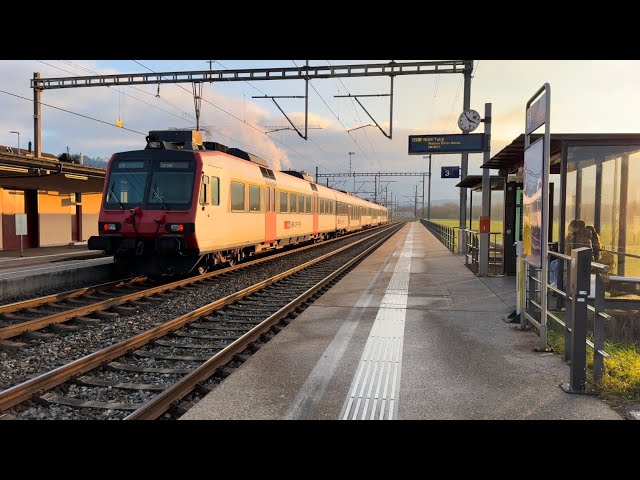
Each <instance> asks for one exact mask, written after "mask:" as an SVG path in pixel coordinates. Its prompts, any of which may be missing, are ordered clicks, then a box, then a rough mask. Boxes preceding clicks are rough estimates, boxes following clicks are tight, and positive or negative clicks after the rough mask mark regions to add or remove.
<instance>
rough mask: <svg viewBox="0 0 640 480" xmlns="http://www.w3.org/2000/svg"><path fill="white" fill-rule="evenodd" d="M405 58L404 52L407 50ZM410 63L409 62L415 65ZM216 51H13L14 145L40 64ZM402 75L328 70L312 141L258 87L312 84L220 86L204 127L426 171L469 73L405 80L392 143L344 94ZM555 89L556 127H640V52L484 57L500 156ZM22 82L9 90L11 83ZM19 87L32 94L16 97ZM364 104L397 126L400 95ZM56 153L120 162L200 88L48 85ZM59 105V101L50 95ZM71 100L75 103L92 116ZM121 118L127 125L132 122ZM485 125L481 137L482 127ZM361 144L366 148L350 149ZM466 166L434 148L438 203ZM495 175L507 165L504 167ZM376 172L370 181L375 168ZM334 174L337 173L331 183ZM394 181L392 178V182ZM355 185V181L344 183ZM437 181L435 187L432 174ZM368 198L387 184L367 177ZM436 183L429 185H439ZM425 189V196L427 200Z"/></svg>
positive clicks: (270, 145)
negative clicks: (334, 74)
mask: <svg viewBox="0 0 640 480" xmlns="http://www.w3.org/2000/svg"><path fill="white" fill-rule="evenodd" d="M388 61H389V60H329V61H327V60H310V61H309V64H310V65H311V66H313V65H320V66H327V65H328V64H331V65H347V64H361V63H387V62H388ZM403 61H404V60H403ZM403 61H399V62H403ZM304 63H305V60H256V61H252V60H215V61H214V62H213V64H212V67H211V68H213V69H214V70H225V69H243V68H273V67H294V66H296V65H298V66H302V65H304ZM209 68H210V63H209V61H208V60H188V61H185V60H0V90H1V92H0V144H1V145H12V146H14V147H17V146H18V145H17V143H18V138H17V135H16V134H12V133H9V132H10V131H18V132H20V147H21V148H23V149H26V148H27V143H28V142H29V141H33V101H32V99H33V91H32V90H31V88H30V80H31V79H32V78H33V73H34V72H39V73H40V75H41V77H42V78H57V77H73V76H78V75H95V74H116V73H143V72H149V71H155V72H178V71H188V70H208V69H209ZM389 83H390V82H389V78H388V77H370V78H343V79H319V80H313V81H311V82H310V86H309V126H310V127H313V128H310V129H309V131H308V137H309V140H307V141H305V140H303V139H302V138H300V137H299V136H298V134H297V133H296V132H295V131H293V130H281V131H277V132H272V133H265V132H267V131H269V130H272V129H274V127H280V128H282V127H287V126H288V122H287V120H286V118H285V117H284V116H283V114H282V113H281V112H280V111H279V110H278V108H277V107H276V106H275V105H274V104H273V101H272V100H270V99H265V98H252V97H253V96H264V95H282V96H304V91H305V85H304V81H302V80H273V81H252V82H225V83H222V82H216V83H206V84H204V86H203V90H202V97H203V101H202V108H201V125H203V126H205V127H207V131H208V132H209V133H208V134H207V136H208V137H209V138H208V140H210V141H216V142H219V143H222V144H224V145H227V146H229V147H238V148H241V149H243V150H246V151H248V152H251V153H254V154H256V155H258V156H261V157H263V158H264V159H266V160H267V162H268V163H269V164H270V165H271V166H272V167H273V168H275V169H283V170H285V169H295V170H304V171H307V172H309V173H311V174H312V175H313V174H314V173H315V170H316V167H318V169H319V172H320V173H348V172H349V171H350V168H349V161H350V159H351V162H352V163H351V171H353V172H357V173H361V172H362V173H373V172H378V171H380V172H426V171H427V168H428V160H426V159H423V158H422V156H421V155H411V156H410V155H408V154H407V145H408V136H409V135H432V134H447V133H460V129H459V128H458V126H457V118H458V116H459V115H460V113H461V112H462V110H463V108H462V102H463V98H462V97H463V92H462V86H463V81H462V75H461V74H437V75H408V76H400V77H396V78H395V80H394V92H393V93H394V104H393V132H392V133H393V138H392V139H391V140H389V139H388V138H387V137H385V136H384V135H383V134H382V132H380V130H379V129H378V128H377V127H375V126H367V127H364V128H359V129H357V130H353V131H351V132H347V130H350V129H354V128H357V127H360V126H363V125H368V124H373V122H372V121H371V120H370V119H369V117H368V116H367V114H366V113H365V111H364V110H363V109H362V108H361V107H360V106H359V105H358V104H357V103H356V102H355V101H354V100H353V99H350V98H336V97H335V96H336V95H348V94H351V95H378V94H388V93H389V87H390V86H389ZM544 83H549V84H550V86H551V132H552V133H607V132H608V133H639V132H640V115H639V113H638V112H640V89H638V85H640V61H637V60H615V61H614V60H597V61H596V60H593V61H588V60H570V61H566V60H549V61H544V60H475V61H474V71H473V79H472V83H471V108H472V109H474V110H476V111H478V112H479V113H480V114H481V116H483V117H484V107H485V104H486V103H491V105H492V113H493V114H492V125H491V129H492V132H491V133H492V136H491V155H492V156H493V155H495V154H496V153H498V152H499V151H500V150H501V149H502V148H503V147H505V146H506V145H508V144H509V143H510V142H511V141H512V140H513V139H515V138H516V137H517V136H518V135H519V134H521V133H522V132H523V130H524V112H525V105H526V102H527V101H528V100H529V98H530V97H531V96H532V95H533V94H535V92H536V91H537V90H538V89H539V88H540V87H541V86H542V85H543V84H544ZM4 92H8V93H4ZM9 93H10V94H14V95H19V96H22V97H25V98H26V100H25V99H21V98H17V97H15V96H12V95H9ZM277 101H278V103H279V105H280V107H281V108H282V110H284V112H285V113H286V114H287V116H288V117H289V118H291V119H292V121H293V122H294V123H296V124H300V125H303V124H304V99H303V98H288V99H284V98H283V99H277ZM360 101H361V102H362V103H363V105H364V106H365V107H366V109H367V110H368V111H369V113H370V114H371V115H372V116H373V118H374V119H375V120H376V121H377V122H378V123H379V124H380V125H381V127H382V128H383V129H384V130H385V132H387V133H388V132H389V97H385V96H383V97H377V96H376V97H365V98H361V99H360ZM42 102H43V106H42V150H43V152H48V153H53V154H55V155H60V154H61V153H63V152H65V151H66V150H67V147H69V151H70V153H83V154H84V155H87V156H90V157H106V158H109V157H110V156H111V155H112V154H113V153H114V152H118V151H127V150H137V149H143V148H144V146H145V139H144V135H146V134H147V133H148V131H149V130H163V129H167V128H188V127H193V126H195V114H194V105H193V96H192V93H191V85H190V84H188V83H185V84H179V85H176V84H162V85H161V86H160V87H159V89H158V86H157V85H136V86H132V87H117V88H114V87H91V88H71V89H56V90H45V91H44V92H43V94H42ZM45 104H47V105H51V107H50V106H47V105H45ZM53 107H57V108H59V109H64V110H68V111H71V112H75V113H77V114H81V115H84V116H85V117H91V118H93V119H97V120H100V122H99V121H96V120H92V119H89V118H85V117H81V116H78V115H73V114H71V113H67V112H64V111H61V110H58V109H55V108H53ZM118 120H120V121H121V122H122V126H123V128H118V127H117V126H116V122H117V121H118ZM482 131H483V125H481V126H480V127H479V128H478V129H477V130H476V131H475V132H473V133H482ZM349 152H354V153H353V154H352V155H349ZM482 163H483V156H482V154H470V155H469V171H468V174H469V175H477V174H481V173H482V169H480V165H481V164H482ZM456 165H460V155H433V157H432V181H431V189H432V190H431V199H432V201H433V202H438V201H443V200H446V199H451V200H452V201H456V202H457V201H458V199H459V190H458V189H457V188H455V184H456V183H457V182H458V180H455V179H441V178H440V168H441V167H442V166H456ZM492 174H497V172H496V171H492ZM361 178H362V179H363V180H364V179H366V178H365V177H361ZM322 181H323V183H324V179H322ZM387 181H388V182H389V183H387ZM330 185H331V186H335V188H340V189H344V190H347V191H349V192H351V191H353V189H354V184H353V179H348V180H346V181H344V182H343V183H338V184H334V183H330ZM385 185H386V187H387V189H388V191H390V192H393V195H394V197H398V198H399V200H400V202H401V203H403V204H405V205H413V203H414V195H415V188H416V185H417V186H418V195H421V194H422V183H421V177H387V179H386V180H384V181H383V182H382V186H383V187H384V186H385ZM427 186H428V183H427ZM355 189H356V190H358V192H359V193H358V195H360V196H362V197H363V198H371V197H372V196H373V183H372V182H371V183H364V184H363V183H362V181H361V180H356V184H355ZM425 191H426V189H425ZM420 202H421V199H418V203H420Z"/></svg>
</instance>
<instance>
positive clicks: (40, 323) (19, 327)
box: [0, 231, 363, 340]
mask: <svg viewBox="0 0 640 480" xmlns="http://www.w3.org/2000/svg"><path fill="white" fill-rule="evenodd" d="M362 233H363V232H362V231H358V232H356V233H353V234H350V235H343V236H341V237H338V238H334V239H331V240H328V241H324V242H320V243H314V244H312V245H307V246H304V247H299V248H296V249H294V250H288V251H286V252H281V253H277V254H275V255H269V256H266V257H263V258H258V259H255V260H252V261H249V262H246V263H242V264H241V265H235V266H233V267H227V268H223V269H222V270H216V271H214V272H209V273H205V274H203V275H199V276H196V277H190V278H185V279H182V280H177V281H175V282H171V283H166V284H164V285H159V286H157V287H151V288H149V289H146V290H142V291H139V292H134V293H130V294H128V295H123V296H120V297H113V298H108V299H105V300H102V301H100V302H96V303H92V304H91V305H84V306H81V307H77V308H74V309H71V310H65V311H62V312H58V313H52V314H51V315H47V316H44V317H40V318H35V319H33V320H29V321H27V322H22V323H16V324H14V325H8V326H6V327H2V328H0V340H7V339H9V338H13V337H17V336H18V335H21V334H23V333H25V332H31V331H34V330H41V329H43V328H45V327H47V326H49V325H52V324H57V323H64V322H68V321H69V320H72V319H74V318H76V317H83V316H86V315H91V314H93V313H95V312H100V311H104V310H108V309H109V308H112V307H116V306H118V305H122V304H124V303H127V302H131V301H135V300H139V299H140V298H145V297H150V296H152V295H155V294H156V293H161V292H165V291H167V290H174V289H176V288H179V287H183V286H185V285H190V284H192V283H196V282H200V281H203V280H207V279H209V278H213V277H217V276H220V275H223V274H225V273H230V272H233V271H236V270H241V269H244V268H247V267H251V266H255V265H257V264H260V263H263V262H267V261H270V260H273V259H276V258H280V257H283V256H286V255H290V254H293V253H297V252H302V251H305V250H307V249H310V248H316V247H320V246H322V245H327V244H329V243H332V242H336V241H338V240H343V239H345V238H349V237H350V236H352V235H358V234H362Z"/></svg>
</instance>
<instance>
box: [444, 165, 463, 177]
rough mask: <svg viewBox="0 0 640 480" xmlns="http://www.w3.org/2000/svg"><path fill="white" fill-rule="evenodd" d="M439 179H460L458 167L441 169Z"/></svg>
mask: <svg viewBox="0 0 640 480" xmlns="http://www.w3.org/2000/svg"><path fill="white" fill-rule="evenodd" d="M440 178H460V167H442V170H441V171H440Z"/></svg>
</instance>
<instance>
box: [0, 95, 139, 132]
mask: <svg viewBox="0 0 640 480" xmlns="http://www.w3.org/2000/svg"><path fill="white" fill-rule="evenodd" d="M0 93H5V94H7V95H11V96H13V97H17V98H21V99H23V100H27V101H29V102H33V98H27V97H23V96H22V95H18V94H17V93H11V92H7V91H5V90H0ZM40 105H44V106H45V107H49V108H55V109H56V110H60V111H62V112H66V113H70V114H72V115H77V116H78V117H83V118H87V119H89V120H93V121H95V122H100V123H104V124H105V125H109V126H110V127H114V128H118V129H120V130H128V131H130V132H133V133H139V134H140V135H145V136H146V135H147V134H146V133H142V132H139V131H137V130H133V129H132V128H126V127H118V126H117V125H116V124H114V123H112V122H106V121H104V120H100V119H99V118H94V117H90V116H89V115H83V114H82V113H78V112H72V111H71V110H66V109H64V108H61V107H56V106H55V105H49V104H48V103H44V102H40Z"/></svg>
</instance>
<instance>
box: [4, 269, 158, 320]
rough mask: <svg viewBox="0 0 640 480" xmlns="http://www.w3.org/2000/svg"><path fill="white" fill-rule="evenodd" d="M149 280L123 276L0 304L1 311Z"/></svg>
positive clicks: (16, 309)
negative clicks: (104, 281)
mask: <svg viewBox="0 0 640 480" xmlns="http://www.w3.org/2000/svg"><path fill="white" fill-rule="evenodd" d="M145 280H148V278H147V277H135V278H123V279H120V280H114V281H113V282H107V283H100V284H98V285H91V286H89V287H83V288H79V289H77V290H67V291H66V292H61V293H54V294H52V295H47V296H45V297H38V298H32V299H29V300H22V301H20V302H14V303H7V304H6V305H0V313H12V312H17V311H18V310H23V309H25V308H34V307H39V306H40V305H45V304H47V303H55V302H59V301H61V300H66V299H68V298H76V297H80V296H82V295H85V294H87V293H93V292H95V291H96V290H99V289H102V288H111V287H121V286H126V285H131V284H133V283H139V282H144V281H145Z"/></svg>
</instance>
